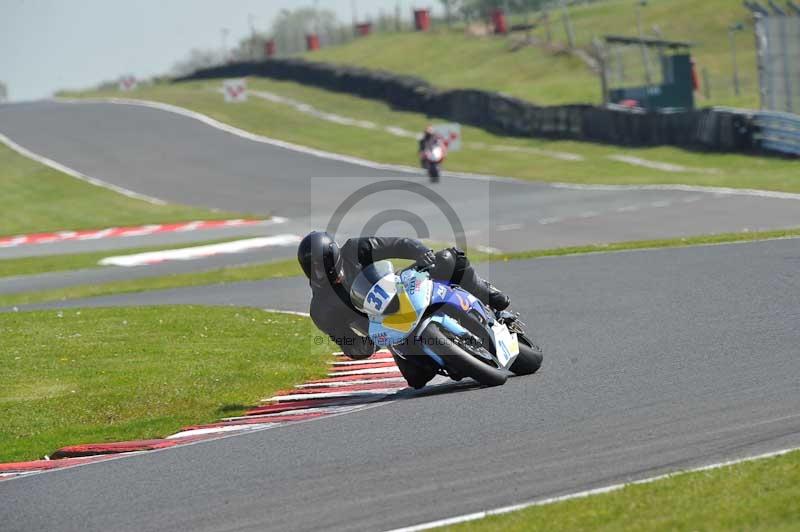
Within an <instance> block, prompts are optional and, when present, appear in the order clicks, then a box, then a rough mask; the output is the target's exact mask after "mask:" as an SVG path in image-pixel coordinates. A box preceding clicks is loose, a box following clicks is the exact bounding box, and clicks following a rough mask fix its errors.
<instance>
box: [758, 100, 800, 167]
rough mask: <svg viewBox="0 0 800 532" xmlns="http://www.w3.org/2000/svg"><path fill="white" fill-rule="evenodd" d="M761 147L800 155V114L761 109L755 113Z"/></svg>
mask: <svg viewBox="0 0 800 532" xmlns="http://www.w3.org/2000/svg"><path fill="white" fill-rule="evenodd" d="M755 124H756V126H757V127H758V133H756V135H755V137H756V140H757V141H758V143H759V145H760V146H761V148H762V149H764V150H768V151H775V152H779V153H784V154H788V155H796V156H800V115H795V114H791V113H779V112H775V111H761V112H759V113H756V115H755Z"/></svg>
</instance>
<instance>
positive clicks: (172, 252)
mask: <svg viewBox="0 0 800 532" xmlns="http://www.w3.org/2000/svg"><path fill="white" fill-rule="evenodd" d="M300 240H301V238H300V237H299V236H298V235H289V234H287V235H276V236H267V237H260V238H247V239H244V240H235V241H233V242H223V243H221V244H209V245H207V246H194V247H188V248H179V249H165V250H162V251H150V252H147V253H136V254H135V255H120V256H116V257H106V258H104V259H102V260H100V262H99V263H98V264H100V265H101V266H125V267H130V266H144V265H147V264H156V263H161V262H167V261H173V260H194V259H200V258H204V257H211V256H214V255H227V254H231V253H241V252H243V251H248V250H251V249H260V248H265V247H272V246H293V245H295V244H297V243H298V242H300Z"/></svg>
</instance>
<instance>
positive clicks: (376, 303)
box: [367, 284, 389, 310]
mask: <svg viewBox="0 0 800 532" xmlns="http://www.w3.org/2000/svg"><path fill="white" fill-rule="evenodd" d="M376 293H377V294H378V296H380V297H381V299H379V298H378V296H376V295H375V294H376ZM387 299H389V294H387V293H386V291H385V290H384V289H383V288H381V287H380V286H379V285H377V284H376V285H375V286H374V287H373V288H372V292H370V293H369V295H368V296H367V303H371V304H372V306H373V307H375V310H380V309H381V307H382V306H383V304H384V303H385V302H386V300H387Z"/></svg>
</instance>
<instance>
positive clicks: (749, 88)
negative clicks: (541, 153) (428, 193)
mask: <svg viewBox="0 0 800 532" xmlns="http://www.w3.org/2000/svg"><path fill="white" fill-rule="evenodd" d="M641 13H642V24H643V27H644V28H645V31H647V32H648V34H650V32H651V28H652V27H653V26H658V28H659V29H660V31H661V32H662V34H663V36H664V38H666V39H672V40H685V41H689V42H694V43H696V44H697V47H696V48H694V49H693V51H692V53H693V57H694V59H695V61H696V63H697V68H698V74H701V73H702V71H703V69H707V71H708V74H709V78H710V80H711V98H710V99H707V100H706V99H702V98H701V99H700V100H699V102H698V103H699V104H700V105H730V106H737V107H748V108H758V72H757V70H756V53H755V46H754V41H753V24H752V16H751V15H750V14H749V12H748V11H747V10H746V9H745V8H744V7H743V6H742V4H741V2H737V1H735V0H704V1H702V2H698V1H696V0H669V1H667V0H657V1H652V2H648V5H647V7H645V8H644V9H642V11H641ZM570 15H571V18H572V23H573V27H574V30H575V36H576V43H577V45H578V46H579V47H585V48H588V46H589V45H590V43H591V41H592V39H593V38H595V37H600V36H602V35H606V34H616V35H628V36H634V35H636V9H635V2H634V0H606V1H603V2H595V3H592V4H589V5H583V6H574V7H571V8H570ZM562 16H563V15H562V12H561V10H560V9H554V10H552V12H551V25H552V28H553V36H554V39H555V41H556V42H558V43H560V44H564V43H566V41H567V37H566V34H565V31H564V25H563V21H562V19H561V17H562ZM517 22H522V21H521V20H518V21H517ZM736 22H742V23H744V24H745V30H744V31H743V32H741V33H739V34H738V36H737V45H738V46H737V55H738V64H739V69H740V80H741V83H742V87H743V91H742V94H741V95H740V96H736V95H735V94H734V90H733V81H732V78H733V61H732V58H731V53H730V45H729V41H728V28H729V27H730V26H731V25H732V24H734V23H736ZM533 35H534V36H535V37H537V38H538V39H539V40H540V41H542V42H543V41H545V38H546V34H545V28H544V26H540V27H539V28H538V29H536V30H535V31H534V32H533ZM521 38H522V37H521V36H519V37H514V38H502V37H495V36H490V37H472V36H467V35H466V34H465V32H464V31H463V28H458V29H456V30H453V31H447V30H446V29H445V28H438V29H437V30H435V31H433V32H430V33H427V34H424V33H412V32H406V33H377V34H374V35H372V36H370V37H368V38H362V39H357V40H355V41H353V42H351V43H349V44H346V45H343V46H336V47H330V48H325V49H322V50H320V51H317V52H312V53H307V54H305V58H307V59H310V60H315V61H328V62H333V63H341V64H350V65H358V66H362V67H367V68H379V69H384V70H389V71H392V72H399V73H403V74H410V75H415V76H419V77H421V78H423V79H426V80H428V81H430V82H431V83H433V84H434V85H437V86H440V87H446V88H477V89H484V90H491V91H501V92H505V93H507V94H511V95H514V96H517V97H519V98H523V99H527V100H531V101H534V102H536V103H539V104H542V105H553V104H566V103H600V101H601V95H600V81H599V78H598V76H597V75H596V74H594V73H592V72H591V71H590V70H589V68H588V67H587V66H586V65H585V64H584V63H583V62H582V61H581V60H580V59H578V58H576V57H574V56H572V55H569V54H567V53H563V52H559V53H554V52H550V51H546V50H545V49H544V48H543V47H534V46H528V47H522V48H519V47H518V46H515V45H514V42H515V41H520V40H521ZM623 54H624V57H625V61H626V68H627V77H628V80H629V82H628V84H631V82H633V81H634V79H632V78H633V76H634V75H636V74H638V76H639V78H638V81H640V82H641V80H643V68H642V67H641V65H640V63H641V56H640V55H639V50H638V49H637V48H635V47H630V48H629V49H628V50H627V53H623ZM651 61H652V62H653V65H654V68H658V66H657V65H658V56H657V54H655V53H653V54H651Z"/></svg>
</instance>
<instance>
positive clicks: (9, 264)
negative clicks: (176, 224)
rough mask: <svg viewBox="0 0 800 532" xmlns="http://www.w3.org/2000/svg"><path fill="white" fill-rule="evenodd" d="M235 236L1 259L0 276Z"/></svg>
mask: <svg viewBox="0 0 800 532" xmlns="http://www.w3.org/2000/svg"><path fill="white" fill-rule="evenodd" d="M233 240H237V239H235V238H226V239H219V240H208V241H204V242H187V243H184V244H171V245H164V246H157V247H142V248H129V249H113V250H106V251H96V252H91V253H74V254H71V255H46V256H42V257H22V258H19V259H4V260H0V278H3V277H11V276H14V275H34V274H37V273H51V272H61V271H67V270H80V269H88V268H103V267H104V266H100V265H99V264H98V262H99V261H100V260H102V259H104V258H106V257H113V256H118V255H134V254H137V253H148V252H150V251H161V250H164V249H176V248H183V247H195V246H206V245H210V244H221V243H223V242H231V241H233Z"/></svg>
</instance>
